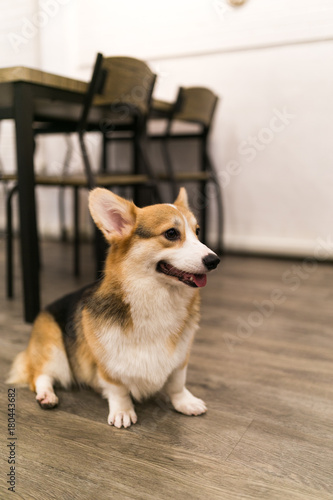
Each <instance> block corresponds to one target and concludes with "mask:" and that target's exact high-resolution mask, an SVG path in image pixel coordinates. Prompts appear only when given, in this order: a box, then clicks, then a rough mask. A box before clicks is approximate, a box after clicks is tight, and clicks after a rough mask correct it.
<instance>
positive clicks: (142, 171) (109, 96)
mask: <svg viewBox="0 0 333 500" xmlns="http://www.w3.org/2000/svg"><path fill="white" fill-rule="evenodd" d="M112 59H113V58H112ZM126 59H127V58H126ZM105 61H106V63H105V66H104V59H103V56H102V54H98V55H97V58H96V62H95V66H94V70H93V75H92V79H91V81H90V83H89V85H88V89H87V93H86V95H85V99H84V102H83V105H82V112H81V116H80V119H79V121H78V122H77V121H76V122H73V121H70V120H63V121H59V124H54V123H47V122H46V121H43V122H41V123H39V122H36V129H35V133H36V134H53V133H64V132H67V133H72V132H73V131H74V130H75V131H76V133H78V136H79V142H80V147H81V153H82V158H83V164H84V172H83V173H82V175H75V176H73V175H62V176H59V175H58V176H55V175H43V176H42V175H36V176H35V185H36V186H52V187H54V186H57V187H62V188H64V187H70V188H73V191H74V257H75V258H74V262H75V272H76V274H78V271H79V229H78V227H79V219H78V218H79V196H78V190H79V189H81V188H85V189H93V188H94V187H96V186H101V187H106V188H111V187H120V186H130V187H132V188H137V187H138V186H144V187H145V188H148V190H149V192H150V193H152V194H153V197H152V199H154V200H156V201H158V202H160V201H161V192H160V187H159V184H158V180H157V179H156V177H155V175H154V172H153V169H152V168H151V166H150V162H149V160H148V158H147V154H146V152H145V145H144V144H143V138H144V134H143V133H142V130H143V127H144V123H145V116H144V113H143V108H142V107H141V106H140V105H138V103H135V102H133V100H132V99H128V94H126V93H124V94H118V95H119V97H118V98H117V99H116V98H115V95H116V94H115V93H114V88H113V85H112V82H114V86H115V87H117V80H116V79H114V76H115V75H114V74H113V72H112V71H110V70H109V64H108V59H106V60H105ZM145 81H146V82H147V80H145ZM154 82H155V75H153V74H152V73H151V81H150V82H148V85H149V86H150V87H151V88H149V93H148V94H147V101H148V102H149V100H150V97H151V92H152V88H153V85H154ZM118 84H119V82H118ZM120 88H121V86H120V87H119V89H120ZM93 104H94V105H93ZM106 123H107V124H108V128H107V129H106V128H105V124H106ZM129 125H130V126H131V128H130V130H133V131H134V132H133V134H134V141H135V147H136V153H137V157H136V160H135V161H136V164H135V165H134V169H133V170H134V171H132V172H130V173H127V174H125V173H121V172H118V173H116V172H112V173H109V172H107V171H106V169H103V171H102V172H97V173H96V172H93V170H92V168H91V164H90V161H89V156H88V151H87V147H86V143H85V135H86V132H87V131H99V132H102V133H103V137H105V136H106V135H107V134H108V133H109V132H110V128H111V129H112V131H113V130H116V129H117V130H118V129H119V130H126V129H128V128H129ZM106 140H107V139H105V140H104V142H105V141H106ZM103 163H106V160H105V159H104V161H103ZM139 164H140V168H139ZM0 181H4V182H10V181H14V185H13V187H12V188H11V189H10V190H9V192H8V195H7V266H6V267H7V280H6V282H7V297H9V298H10V297H13V294H14V291H13V260H12V255H13V229H12V199H13V195H14V194H15V193H16V191H17V178H16V176H15V175H11V174H4V173H3V174H0ZM103 242H104V239H102V238H101V236H100V233H99V232H96V253H97V255H96V260H97V263H96V265H97V273H98V274H99V273H100V272H101V270H102V262H103V260H104V251H105V248H104V244H103Z"/></svg>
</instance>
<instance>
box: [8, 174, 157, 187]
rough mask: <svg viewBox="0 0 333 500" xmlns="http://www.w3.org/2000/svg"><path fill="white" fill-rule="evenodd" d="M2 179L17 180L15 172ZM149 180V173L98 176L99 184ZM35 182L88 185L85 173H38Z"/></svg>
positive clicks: (45, 184) (52, 184) (135, 183)
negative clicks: (65, 174) (64, 174)
mask: <svg viewBox="0 0 333 500" xmlns="http://www.w3.org/2000/svg"><path fill="white" fill-rule="evenodd" d="M0 180H1V181H17V176H16V175H15V174H1V175H0ZM148 181H149V178H148V175H144V174H141V175H131V174H128V175H126V174H105V175H97V176H96V185H97V186H108V187H111V186H128V185H137V184H147V183H148ZM35 184H36V185H40V186H69V187H86V188H88V181H87V179H86V177H85V176H83V175H72V176H70V175H68V176H59V175H45V176H44V175H36V176H35Z"/></svg>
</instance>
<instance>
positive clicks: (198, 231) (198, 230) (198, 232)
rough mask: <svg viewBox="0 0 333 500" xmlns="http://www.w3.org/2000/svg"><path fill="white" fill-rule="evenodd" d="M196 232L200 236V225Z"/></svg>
mask: <svg viewBox="0 0 333 500" xmlns="http://www.w3.org/2000/svg"><path fill="white" fill-rule="evenodd" d="M195 234H196V235H197V236H199V234H200V227H199V226H198V227H197V228H196V230H195Z"/></svg>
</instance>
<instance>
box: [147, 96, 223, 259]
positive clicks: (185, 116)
mask: <svg viewBox="0 0 333 500" xmlns="http://www.w3.org/2000/svg"><path fill="white" fill-rule="evenodd" d="M217 102H218V97H217V96H216V95H215V94H214V93H213V92H212V91H211V90H210V89H208V88H204V87H189V88H183V87H181V88H180V89H179V92H178V96H177V99H176V101H175V103H174V105H173V106H171V107H170V109H169V110H167V112H166V117H167V119H168V122H167V127H166V131H165V134H164V135H162V136H155V138H159V139H162V140H161V147H162V152H163V157H164V161H165V167H166V174H162V175H161V176H160V179H161V180H162V181H167V182H168V183H169V184H170V186H171V190H172V195H173V197H174V198H175V197H176V194H177V192H178V188H179V185H182V184H184V183H187V182H195V183H197V184H199V186H200V195H199V196H198V197H197V203H196V204H197V208H198V209H199V212H200V218H201V221H200V223H201V224H200V225H201V239H202V241H203V242H206V240H207V221H208V208H209V198H208V196H207V185H208V183H212V184H213V185H214V187H215V194H216V203H217V210H218V213H217V244H216V251H217V252H218V253H220V254H221V253H222V250H223V243H222V235H223V203H222V192H221V188H220V184H219V181H218V176H217V173H216V170H215V168H214V165H213V163H212V161H211V159H210V155H209V150H208V140H209V133H210V131H211V126H212V121H213V117H214V113H215V110H216V105H217ZM176 122H182V123H187V124H196V125H197V129H196V130H195V131H191V132H188V133H187V132H179V133H177V132H175V130H174V128H175V127H174V126H175V124H176ZM176 139H177V140H178V139H181V140H184V139H193V140H196V141H198V140H199V141H200V146H201V152H200V156H201V158H200V170H196V171H194V170H181V171H180V170H177V169H175V167H174V165H175V162H173V161H172V160H171V154H170V150H169V149H170V148H169V146H170V142H171V140H176Z"/></svg>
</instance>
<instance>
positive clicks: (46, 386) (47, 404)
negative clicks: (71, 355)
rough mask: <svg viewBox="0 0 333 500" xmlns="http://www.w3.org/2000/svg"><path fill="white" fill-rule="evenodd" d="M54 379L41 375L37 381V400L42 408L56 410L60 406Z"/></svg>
mask: <svg viewBox="0 0 333 500" xmlns="http://www.w3.org/2000/svg"><path fill="white" fill-rule="evenodd" d="M53 382H54V381H53V379H52V377H50V375H39V377H37V378H36V380H35V387H36V400H37V402H38V403H39V404H40V406H41V408H44V409H48V408H54V407H55V406H57V404H58V401H59V400H58V397H57V396H56V394H55V392H54V390H53Z"/></svg>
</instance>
